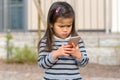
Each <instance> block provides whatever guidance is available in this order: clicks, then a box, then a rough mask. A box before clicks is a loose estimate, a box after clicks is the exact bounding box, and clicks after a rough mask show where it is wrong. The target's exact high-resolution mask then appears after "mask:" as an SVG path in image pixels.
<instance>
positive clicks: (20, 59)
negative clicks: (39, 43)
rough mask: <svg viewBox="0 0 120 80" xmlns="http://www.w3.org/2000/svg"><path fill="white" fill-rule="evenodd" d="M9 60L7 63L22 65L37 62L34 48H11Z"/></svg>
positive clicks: (25, 46)
mask: <svg viewBox="0 0 120 80" xmlns="http://www.w3.org/2000/svg"><path fill="white" fill-rule="evenodd" d="M11 53H12V54H11V58H10V59H9V61H8V62H12V63H13V62H15V63H24V62H37V51H36V49H35V48H32V47H28V46H27V45H24V47H22V48H20V47H12V50H11Z"/></svg>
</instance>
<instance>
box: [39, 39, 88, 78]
mask: <svg viewBox="0 0 120 80" xmlns="http://www.w3.org/2000/svg"><path fill="white" fill-rule="evenodd" d="M68 41H69V38H66V39H60V38H54V45H53V50H52V51H51V52H47V51H46V50H45V46H46V39H42V40H41V43H40V46H39V47H40V49H39V56H38V65H39V66H40V67H42V68H44V69H45V73H44V77H43V80H82V77H81V75H80V71H79V68H80V67H82V66H85V65H86V64H87V63H88V61H89V58H88V57H87V54H86V50H85V47H84V43H83V40H82V39H80V41H79V44H78V46H79V50H80V52H81V53H82V58H81V59H76V58H75V57H73V56H59V57H58V58H57V59H56V60H54V59H53V57H52V54H53V52H54V51H55V50H57V49H58V48H59V47H60V46H61V45H62V44H67V43H68Z"/></svg>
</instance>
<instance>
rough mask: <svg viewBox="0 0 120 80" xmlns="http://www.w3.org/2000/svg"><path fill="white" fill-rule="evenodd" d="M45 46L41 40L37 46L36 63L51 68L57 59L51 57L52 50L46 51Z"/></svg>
mask: <svg viewBox="0 0 120 80" xmlns="http://www.w3.org/2000/svg"><path fill="white" fill-rule="evenodd" d="M45 46H46V44H45V42H44V41H41V43H40V46H39V55H38V65H39V66H40V67H42V68H45V69H48V68H51V67H52V66H53V65H54V64H55V63H56V62H57V59H56V60H55V59H53V57H52V54H53V52H48V51H46V50H45Z"/></svg>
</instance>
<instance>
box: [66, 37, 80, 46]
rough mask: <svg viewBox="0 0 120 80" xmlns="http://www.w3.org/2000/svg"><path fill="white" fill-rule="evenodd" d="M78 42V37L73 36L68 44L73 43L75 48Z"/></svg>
mask: <svg viewBox="0 0 120 80" xmlns="http://www.w3.org/2000/svg"><path fill="white" fill-rule="evenodd" d="M79 40H80V36H73V37H71V38H70V40H69V42H68V44H72V43H74V44H75V46H77V44H78V42H79Z"/></svg>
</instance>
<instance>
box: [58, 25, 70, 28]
mask: <svg viewBox="0 0 120 80" xmlns="http://www.w3.org/2000/svg"><path fill="white" fill-rule="evenodd" d="M71 26H72V25H67V27H71ZM59 27H61V28H62V27H65V26H59Z"/></svg>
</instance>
